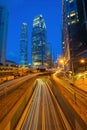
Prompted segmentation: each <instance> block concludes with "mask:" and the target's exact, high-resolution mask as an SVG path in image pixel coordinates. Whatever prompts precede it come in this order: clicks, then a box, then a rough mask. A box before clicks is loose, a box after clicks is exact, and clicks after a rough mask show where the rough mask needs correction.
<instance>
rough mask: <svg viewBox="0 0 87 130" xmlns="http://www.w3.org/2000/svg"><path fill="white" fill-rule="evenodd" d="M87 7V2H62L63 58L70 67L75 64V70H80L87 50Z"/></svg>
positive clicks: (74, 0) (76, 0) (69, 0)
mask: <svg viewBox="0 0 87 130" xmlns="http://www.w3.org/2000/svg"><path fill="white" fill-rule="evenodd" d="M86 5H87V1H86V0H62V7H63V8H62V10H63V11H62V12H63V30H62V34H63V35H62V36H63V37H62V46H63V56H64V57H65V59H67V60H68V62H67V63H69V65H70V64H73V66H74V69H75V70H76V69H77V68H78V64H79V60H80V58H84V50H86V49H87V6H86ZM77 62H78V63H77ZM76 63H77V66H76V65H75V64H76ZM70 66H72V65H70Z"/></svg>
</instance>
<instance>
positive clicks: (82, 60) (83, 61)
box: [80, 59, 86, 70]
mask: <svg viewBox="0 0 87 130" xmlns="http://www.w3.org/2000/svg"><path fill="white" fill-rule="evenodd" d="M80 63H82V64H84V68H85V70H86V67H85V60H84V59H81V60H80Z"/></svg>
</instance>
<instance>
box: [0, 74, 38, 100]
mask: <svg viewBox="0 0 87 130" xmlns="http://www.w3.org/2000/svg"><path fill="white" fill-rule="evenodd" d="M37 75H38V74H32V75H27V76H24V77H21V78H18V79H15V80H12V81H9V82H6V83H4V84H2V85H0V98H1V97H2V96H3V95H4V94H5V93H6V94H8V93H9V92H11V91H13V90H15V89H17V88H18V87H19V86H21V85H22V84H23V83H25V82H28V80H30V79H31V78H33V77H36V76H37Z"/></svg>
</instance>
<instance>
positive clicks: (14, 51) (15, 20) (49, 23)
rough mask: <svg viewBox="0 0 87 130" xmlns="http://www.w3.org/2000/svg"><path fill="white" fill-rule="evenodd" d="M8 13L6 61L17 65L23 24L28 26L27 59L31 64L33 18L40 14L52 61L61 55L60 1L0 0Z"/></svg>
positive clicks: (0, 3)
mask: <svg viewBox="0 0 87 130" xmlns="http://www.w3.org/2000/svg"><path fill="white" fill-rule="evenodd" d="M0 5H5V6H6V7H7V8H8V11H9V19H8V36H7V49H6V52H7V54H6V55H7V56H6V57H7V59H8V60H11V61H15V62H17V63H19V54H20V53H19V52H20V31H21V25H22V23H23V22H26V23H27V24H28V41H29V42H28V48H29V54H28V59H29V63H31V34H32V23H33V19H34V17H35V16H37V15H39V14H42V15H43V18H44V21H45V24H46V29H47V42H49V43H50V44H51V45H52V51H53V59H54V61H56V59H57V57H58V56H59V55H61V52H62V51H61V34H62V33H61V31H62V9H61V8H62V0H0Z"/></svg>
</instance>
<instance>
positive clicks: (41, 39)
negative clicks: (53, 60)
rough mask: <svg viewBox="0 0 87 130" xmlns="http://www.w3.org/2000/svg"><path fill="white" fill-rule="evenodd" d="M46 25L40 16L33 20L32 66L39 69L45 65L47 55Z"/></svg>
mask: <svg viewBox="0 0 87 130" xmlns="http://www.w3.org/2000/svg"><path fill="white" fill-rule="evenodd" d="M46 50H47V41H46V25H45V22H44V19H43V17H42V15H39V16H37V17H35V18H34V20H33V30H32V65H33V66H35V67H39V66H41V65H46V55H47V51H46Z"/></svg>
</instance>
